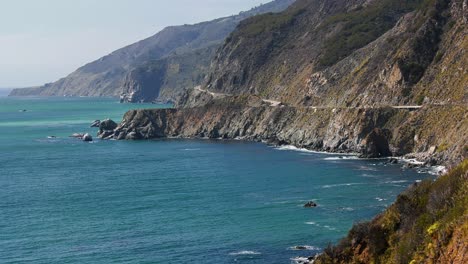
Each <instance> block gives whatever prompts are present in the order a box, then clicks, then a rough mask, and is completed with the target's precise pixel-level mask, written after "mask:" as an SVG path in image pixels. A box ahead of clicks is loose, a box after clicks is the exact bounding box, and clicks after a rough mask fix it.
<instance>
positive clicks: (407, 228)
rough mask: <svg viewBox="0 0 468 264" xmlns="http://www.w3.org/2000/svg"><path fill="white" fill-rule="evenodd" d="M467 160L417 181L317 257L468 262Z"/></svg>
mask: <svg viewBox="0 0 468 264" xmlns="http://www.w3.org/2000/svg"><path fill="white" fill-rule="evenodd" d="M467 260H468V160H465V161H464V162H462V163H461V164H460V165H459V166H457V167H456V168H454V169H453V170H452V171H451V172H450V173H448V174H447V175H444V176H443V177H440V178H439V179H438V180H437V181H435V182H431V181H424V182H421V183H418V184H414V185H413V186H411V188H410V189H408V190H407V191H405V192H404V193H402V194H401V195H399V196H398V198H397V201H396V202H395V203H394V204H393V205H392V206H391V207H390V208H388V209H387V210H386V211H385V212H384V213H382V214H381V215H379V216H377V217H376V218H375V219H374V220H372V221H371V222H368V223H359V224H356V225H355V226H354V227H353V228H352V230H351V231H350V232H349V235H348V237H346V238H345V239H343V240H342V241H341V242H340V243H339V244H338V245H337V246H334V247H329V248H327V249H326V250H325V252H324V254H323V255H321V256H318V257H317V259H316V260H315V261H314V263H315V264H328V263H343V264H345V263H346V264H351V263H385V264H393V263H410V264H417V263H460V264H461V263H466V261H467Z"/></svg>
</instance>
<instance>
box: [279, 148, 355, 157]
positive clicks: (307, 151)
mask: <svg viewBox="0 0 468 264" xmlns="http://www.w3.org/2000/svg"><path fill="white" fill-rule="evenodd" d="M274 148H275V149H277V150H288V151H299V152H305V153H314V154H325V155H334V156H336V155H340V156H348V157H349V156H356V158H357V156H358V155H357V153H333V152H326V151H316V150H310V149H305V148H298V147H296V146H293V145H285V146H277V147H274Z"/></svg>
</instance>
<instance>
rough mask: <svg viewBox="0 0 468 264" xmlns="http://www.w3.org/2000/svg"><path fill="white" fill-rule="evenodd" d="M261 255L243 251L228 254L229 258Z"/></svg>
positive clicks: (255, 252)
mask: <svg viewBox="0 0 468 264" xmlns="http://www.w3.org/2000/svg"><path fill="white" fill-rule="evenodd" d="M261 254H262V253H260V252H257V251H250V250H243V251H238V252H232V253H229V255H230V256H243V255H261Z"/></svg>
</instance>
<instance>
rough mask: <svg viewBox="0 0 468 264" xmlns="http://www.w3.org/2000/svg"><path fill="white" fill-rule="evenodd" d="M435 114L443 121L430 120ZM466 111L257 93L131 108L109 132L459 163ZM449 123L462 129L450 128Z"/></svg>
mask: <svg viewBox="0 0 468 264" xmlns="http://www.w3.org/2000/svg"><path fill="white" fill-rule="evenodd" d="M435 117H437V118H440V119H439V120H440V121H437V122H435V121H433V118H435ZM467 117H468V111H467V110H466V108H464V107H461V106H432V107H430V106H428V107H425V108H422V109H419V110H417V111H412V110H409V109H395V108H391V107H388V108H308V107H303V108H298V107H287V106H276V107H274V106H271V105H270V104H269V103H266V102H264V101H263V100H262V99H261V98H259V97H256V96H236V97H231V96H230V97H226V98H224V99H218V100H212V101H210V102H209V103H208V104H206V105H204V106H200V107H194V108H182V109H163V110H159V109H156V110H134V111H130V112H128V113H127V114H126V115H125V116H124V118H123V121H122V123H121V124H120V126H119V127H118V128H117V129H116V130H115V131H114V133H112V134H110V135H106V137H110V138H115V139H152V138H164V137H182V138H192V137H200V138H215V139H217V138H221V139H234V138H238V139H244V140H253V141H266V142H269V143H272V144H290V145H295V146H297V147H301V148H307V149H314V150H321V151H330V152H345V153H346V152H354V153H360V154H361V155H362V156H364V157H384V156H389V155H392V154H393V155H404V154H408V153H411V152H419V153H420V155H419V156H420V158H421V159H425V160H426V161H428V163H430V164H437V163H450V164H455V163H457V162H460V161H461V160H462V159H463V157H464V156H465V155H466V154H467V153H466V151H467V148H466V143H465V142H464V141H463V138H461V137H459V136H458V133H459V129H460V130H463V129H464V130H465V131H468V118H467ZM447 123H453V124H458V126H459V127H455V128H446V125H445V124H447ZM444 128H445V129H444ZM465 133H466V132H465ZM465 136H466V135H465ZM465 138H466V137H465Z"/></svg>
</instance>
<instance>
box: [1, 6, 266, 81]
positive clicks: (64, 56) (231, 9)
mask: <svg viewBox="0 0 468 264" xmlns="http://www.w3.org/2000/svg"><path fill="white" fill-rule="evenodd" d="M266 2H268V0H0V87H2V88H11V87H30V86H38V85H42V84H44V83H48V82H52V81H56V80H58V79H59V78H62V77H65V76H66V75H68V74H69V73H71V72H73V71H74V70H76V69H77V68H79V67H80V66H83V65H84V64H86V63H88V62H91V61H94V60H96V59H98V58H100V57H102V56H104V55H107V54H109V53H111V52H112V51H114V50H116V49H119V48H121V47H124V46H126V45H129V44H132V43H134V42H136V41H138V40H141V39H144V38H147V37H149V36H151V35H154V34H155V33H157V32H158V31H160V30H161V29H163V28H164V27H166V26H172V25H181V24H193V23H197V22H202V21H207V20H211V19H215V18H219V17H223V16H229V15H233V14H237V13H239V12H240V11H244V10H248V9H250V8H252V7H254V6H258V5H259V4H261V3H266Z"/></svg>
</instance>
